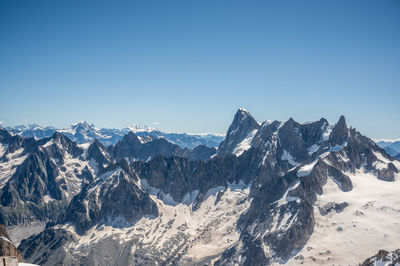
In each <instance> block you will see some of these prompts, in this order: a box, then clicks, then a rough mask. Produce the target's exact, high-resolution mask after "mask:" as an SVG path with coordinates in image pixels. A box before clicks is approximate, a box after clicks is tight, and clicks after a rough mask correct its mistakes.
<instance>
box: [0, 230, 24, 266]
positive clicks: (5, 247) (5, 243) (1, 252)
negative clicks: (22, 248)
mask: <svg viewBox="0 0 400 266" xmlns="http://www.w3.org/2000/svg"><path fill="white" fill-rule="evenodd" d="M0 256H1V257H4V256H6V257H16V258H17V260H18V262H23V261H24V258H23V256H22V254H21V253H20V252H19V250H18V249H17V248H16V247H15V246H14V244H13V243H12V241H11V238H10V236H9V235H8V233H7V231H6V227H5V226H4V225H2V224H0Z"/></svg>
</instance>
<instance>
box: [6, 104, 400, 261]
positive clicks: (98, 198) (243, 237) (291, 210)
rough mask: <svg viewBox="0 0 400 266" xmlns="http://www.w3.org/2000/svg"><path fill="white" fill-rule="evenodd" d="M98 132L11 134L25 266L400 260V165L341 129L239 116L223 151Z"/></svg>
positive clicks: (17, 235) (9, 195)
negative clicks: (399, 255)
mask: <svg viewBox="0 0 400 266" xmlns="http://www.w3.org/2000/svg"><path fill="white" fill-rule="evenodd" d="M93 128H94V127H93V126H89V127H88V125H87V123H78V124H76V125H74V126H72V127H71V128H70V129H66V130H59V131H58V130H55V132H54V133H53V134H52V135H51V136H50V137H44V136H42V137H41V138H33V137H25V136H23V134H22V133H21V134H15V133H14V134H11V133H10V132H9V131H8V130H6V129H4V128H0V223H2V224H5V225H6V226H8V228H7V230H8V232H9V234H10V237H11V238H12V240H13V242H14V243H17V244H19V246H18V249H19V251H20V252H21V254H22V256H24V258H25V260H26V261H27V262H30V263H35V264H39V265H274V264H287V265H300V264H303V265H313V264H330V265H331V264H335V265H357V264H359V263H362V262H363V261H366V260H367V259H368V258H371V259H369V260H367V263H369V261H372V263H373V262H374V261H379V260H383V258H386V255H387V254H389V253H387V254H386V253H385V254H386V255H385V254H383V255H385V256H383V255H382V256H379V257H376V256H375V257H371V256H373V255H374V254H376V253H377V251H378V250H379V249H384V250H396V249H397V248H398V245H399V243H398V239H400V231H399V230H398V225H399V223H400V218H399V215H398V214H399V210H400V205H399V202H400V194H399V193H398V192H399V190H400V161H399V160H397V159H395V158H393V157H392V156H390V155H388V154H387V153H386V152H385V151H384V150H383V149H382V148H380V147H379V146H378V145H377V144H376V143H375V142H374V141H372V140H371V139H369V138H368V137H366V136H363V135H362V134H361V133H360V132H359V131H357V130H356V129H354V128H351V127H348V126H347V124H346V120H345V118H344V117H343V116H341V117H340V119H339V120H338V122H337V123H335V124H332V125H330V124H329V123H328V121H327V120H326V119H324V118H321V119H320V120H318V121H314V122H309V123H303V124H302V123H298V122H296V121H295V120H294V119H292V118H290V119H289V120H287V121H269V120H268V121H264V122H262V123H260V122H258V121H257V120H255V119H254V117H253V116H252V115H251V114H250V113H249V112H248V111H247V110H245V109H239V110H238V111H237V112H236V114H235V115H234V118H233V121H232V123H231V125H230V127H229V128H228V131H227V134H226V137H225V138H224V139H223V141H222V142H221V143H220V144H219V146H218V149H216V148H214V147H207V146H205V145H200V146H197V147H195V148H192V149H189V148H182V147H180V146H179V145H177V144H174V143H172V142H171V141H169V140H167V138H166V137H165V138H164V137H158V138H155V137H153V136H147V137H144V136H142V137H141V136H139V133H140V132H146V130H147V129H146V130H145V129H141V130H137V131H136V132H135V130H128V132H127V133H126V134H125V135H123V136H122V137H121V138H120V139H119V140H118V141H117V142H116V143H115V144H111V145H104V144H103V143H102V142H101V141H100V140H97V139H95V140H93V136H94V134H101V133H100V130H96V129H94V131H93V132H92V133H93V134H92V133H90V130H92V129H93ZM149 131H151V132H153V131H154V130H149ZM24 132H25V131H24ZM68 133H70V134H71V136H73V137H76V138H79V139H81V140H83V142H82V143H86V144H79V143H77V142H76V141H73V140H71V139H70V138H69V137H68V136H67V134H68ZM91 134H92V135H91ZM89 140H90V143H87V141H89ZM390 254H392V253H390ZM390 254H389V255H390ZM393 254H394V253H393ZM389 255H388V256H389ZM366 265H369V264H366Z"/></svg>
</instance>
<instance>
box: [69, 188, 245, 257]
mask: <svg viewBox="0 0 400 266" xmlns="http://www.w3.org/2000/svg"><path fill="white" fill-rule="evenodd" d="M249 192H250V188H249V187H248V186H244V184H242V183H239V184H237V185H235V184H231V185H229V186H228V187H218V188H214V189H210V190H209V193H207V199H206V200H205V201H204V202H202V204H201V206H200V208H199V209H198V210H196V211H192V207H193V205H192V204H190V205H187V204H184V203H179V204H178V205H175V204H173V205H171V204H169V202H164V201H162V200H160V199H158V198H157V196H155V195H151V197H152V199H153V200H154V201H156V202H157V206H158V208H159V211H160V215H159V216H158V217H156V218H142V219H140V220H139V221H138V222H137V223H136V224H135V225H133V226H132V227H125V228H124V227H120V228H119V227H118V226H117V225H114V226H105V225H101V226H100V227H93V228H92V229H90V230H89V231H87V232H86V233H85V234H84V235H83V236H79V235H78V234H76V233H75V229H74V227H73V226H70V225H64V226H62V227H63V228H64V229H67V230H68V231H70V232H72V233H74V235H75V236H76V237H77V239H78V241H76V242H74V243H71V245H70V246H69V247H68V249H69V253H70V254H71V255H73V256H74V255H79V256H82V255H84V254H85V252H88V251H89V250H90V249H91V248H92V247H93V245H96V243H100V242H103V241H105V239H112V240H114V241H116V242H118V244H121V245H123V244H124V243H127V242H129V241H131V240H132V239H137V242H139V243H140V244H141V245H147V244H148V245H149V248H150V246H151V249H154V251H152V252H156V253H157V254H158V255H160V256H161V257H163V256H164V257H165V258H166V257H167V256H168V255H170V253H171V252H183V253H184V256H183V258H182V259H183V261H187V262H202V261H203V260H205V259H206V258H207V259H209V258H210V257H211V258H214V257H215V259H217V258H218V257H219V256H220V255H221V254H222V252H223V251H225V250H226V249H228V248H229V247H231V246H232V245H233V244H235V243H236V242H237V241H238V239H239V235H240V233H239V232H238V231H237V220H238V218H239V217H240V215H241V214H242V213H243V212H244V211H245V210H247V209H248V207H249V206H250V203H251V201H250V200H248V195H249ZM222 193H223V194H222ZM134 250H136V247H135V246H132V252H133V251H134Z"/></svg>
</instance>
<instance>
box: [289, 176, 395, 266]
mask: <svg viewBox="0 0 400 266" xmlns="http://www.w3.org/2000/svg"><path fill="white" fill-rule="evenodd" d="M347 174H348V175H349V177H350V178H351V180H352V182H353V186H354V187H353V190H351V191H349V192H342V191H341V190H340V189H339V188H338V186H337V185H336V184H335V183H334V182H333V181H332V179H330V178H329V179H328V182H327V184H326V185H325V186H324V191H323V194H322V195H320V196H318V200H317V203H316V206H315V207H314V215H315V218H316V224H315V227H314V233H313V234H312V235H311V237H310V239H309V241H308V242H307V244H306V245H305V246H304V247H303V249H302V250H300V251H299V252H298V254H296V255H295V256H294V257H293V258H291V259H290V260H289V261H288V265H298V264H299V258H300V257H301V256H302V257H304V264H305V265H322V264H328V265H358V264H359V263H361V262H363V261H364V260H365V259H366V258H368V257H371V256H372V255H374V254H376V253H377V252H378V250H379V249H385V250H394V249H397V248H399V244H400V242H399V240H400V177H399V175H397V177H396V180H395V181H394V182H385V181H381V180H379V179H377V178H376V176H374V175H372V174H369V173H365V172H361V171H359V172H357V173H356V174H351V173H347ZM330 202H335V203H342V202H347V203H348V204H349V205H348V206H347V207H346V208H345V209H344V210H343V211H342V212H338V213H337V212H335V211H331V212H330V213H328V214H327V215H326V216H322V215H321V214H320V212H319V209H318V207H321V206H324V205H326V204H328V203H330Z"/></svg>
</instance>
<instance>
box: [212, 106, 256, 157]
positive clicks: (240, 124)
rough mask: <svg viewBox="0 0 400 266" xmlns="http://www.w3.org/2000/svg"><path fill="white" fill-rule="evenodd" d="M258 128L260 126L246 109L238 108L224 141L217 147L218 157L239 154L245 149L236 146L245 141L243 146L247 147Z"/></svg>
mask: <svg viewBox="0 0 400 266" xmlns="http://www.w3.org/2000/svg"><path fill="white" fill-rule="evenodd" d="M259 128H260V124H259V123H258V122H257V121H256V120H255V119H254V118H253V116H252V115H251V114H250V113H249V112H248V111H247V110H246V109H243V108H240V109H239V110H238V111H237V112H236V114H235V116H234V118H233V121H232V123H231V125H230V126H229V129H228V131H227V133H226V137H225V140H224V141H223V142H221V144H220V145H219V148H218V155H221V156H223V155H228V154H232V153H235V154H241V153H242V152H243V150H245V149H246V148H247V147H238V145H239V144H240V143H243V141H244V140H246V139H247V140H248V143H243V146H245V145H246V146H248V145H249V144H250V142H251V140H252V139H253V137H254V136H255V134H256V133H257V131H258V129H259ZM237 148H238V149H237Z"/></svg>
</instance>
